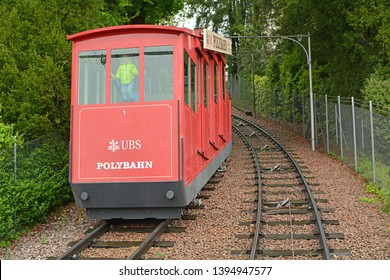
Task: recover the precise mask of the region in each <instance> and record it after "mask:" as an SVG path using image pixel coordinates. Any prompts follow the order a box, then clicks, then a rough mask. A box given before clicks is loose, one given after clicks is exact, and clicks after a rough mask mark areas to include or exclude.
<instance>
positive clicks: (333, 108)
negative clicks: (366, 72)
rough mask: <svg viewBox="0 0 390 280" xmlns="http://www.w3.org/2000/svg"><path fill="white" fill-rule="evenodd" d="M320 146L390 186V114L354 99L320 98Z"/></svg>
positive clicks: (380, 183)
mask: <svg viewBox="0 0 390 280" xmlns="http://www.w3.org/2000/svg"><path fill="white" fill-rule="evenodd" d="M316 107H317V110H316V111H317V117H318V119H317V128H318V129H317V132H318V136H319V138H317V139H318V145H320V146H323V147H324V149H326V150H327V152H328V153H333V154H334V155H336V156H338V157H339V158H340V159H342V160H343V161H345V162H347V163H348V164H349V165H350V166H351V167H353V168H354V169H355V171H357V172H360V173H362V174H363V175H364V176H365V177H367V178H369V179H371V180H372V181H374V182H376V183H377V185H378V186H379V187H380V188H381V187H385V186H387V187H390V185H389V184H390V157H389V156H390V144H389V142H390V117H387V116H386V115H389V116H390V114H389V112H383V111H380V110H378V109H377V108H376V107H375V106H374V105H373V104H372V102H368V103H367V104H365V103H363V102H361V101H356V100H354V98H351V99H346V98H341V97H337V98H333V97H329V98H328V97H327V96H325V98H324V99H323V100H317V106H316Z"/></svg>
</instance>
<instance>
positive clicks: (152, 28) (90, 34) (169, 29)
mask: <svg viewBox="0 0 390 280" xmlns="http://www.w3.org/2000/svg"><path fill="white" fill-rule="evenodd" d="M201 32H202V30H191V29H188V28H185V27H175V26H162V25H151V24H134V25H120V26H110V27H103V28H96V29H92V30H87V31H82V32H79V33H76V34H72V35H68V36H67V39H68V40H69V41H81V40H86V39H91V38H97V37H104V36H111V35H120V34H129V33H162V34H167V33H171V34H180V33H186V34H189V35H191V36H196V37H200V38H201V37H203V35H202V33H201Z"/></svg>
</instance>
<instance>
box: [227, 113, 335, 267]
mask: <svg viewBox="0 0 390 280" xmlns="http://www.w3.org/2000/svg"><path fill="white" fill-rule="evenodd" d="M233 118H236V119H237V120H240V121H242V122H246V123H247V124H249V125H251V126H252V127H254V128H256V129H257V130H259V131H261V132H262V133H263V134H264V135H266V136H267V137H268V138H269V139H271V140H272V141H273V142H274V143H275V144H276V145H278V146H279V148H280V149H281V150H282V151H283V153H285V154H286V156H287V157H288V159H289V160H290V162H291V163H292V164H293V166H294V167H295V169H296V171H297V172H298V175H299V176H300V179H301V180H302V182H303V184H304V186H305V190H306V192H307V194H308V197H309V201H310V205H311V207H312V210H313V213H314V218H315V225H316V228H317V232H318V234H319V241H320V245H321V247H322V254H323V258H324V259H325V260H330V259H331V255H330V249H329V245H328V242H327V237H326V233H325V229H324V226H323V224H322V218H321V215H320V211H319V210H318V207H317V204H316V202H315V199H314V196H313V193H312V191H311V190H310V187H309V184H308V182H307V180H306V177H305V176H304V175H303V173H302V171H301V170H300V168H299V167H298V164H297V163H296V161H295V160H294V159H293V158H292V156H291V155H290V154H289V153H288V152H287V150H286V149H285V148H284V147H283V145H282V144H280V143H279V142H278V141H277V140H276V139H275V138H274V137H273V136H272V135H270V134H269V133H268V132H266V131H265V130H264V129H262V128H260V127H259V126H257V125H256V124H254V123H252V122H250V121H248V120H246V119H243V118H240V117H239V116H237V115H234V114H233Z"/></svg>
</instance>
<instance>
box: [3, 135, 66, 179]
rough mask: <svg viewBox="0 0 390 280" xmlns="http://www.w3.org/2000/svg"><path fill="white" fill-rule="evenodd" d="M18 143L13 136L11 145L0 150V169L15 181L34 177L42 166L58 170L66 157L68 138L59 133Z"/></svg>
mask: <svg viewBox="0 0 390 280" xmlns="http://www.w3.org/2000/svg"><path fill="white" fill-rule="evenodd" d="M19 143H20V141H18V139H17V138H16V137H15V143H14V144H13V147H10V148H7V149H3V150H2V151H1V153H2V155H3V158H4V159H3V160H2V161H0V170H1V171H2V172H3V174H8V175H9V177H13V178H14V179H15V181H17V180H24V179H30V178H35V177H36V175H37V172H40V171H42V168H43V167H48V168H50V169H52V170H54V171H56V170H60V169H61V168H63V165H64V164H63V163H64V157H65V158H67V157H68V140H66V139H65V138H64V137H61V136H59V135H52V136H50V137H41V138H39V139H35V140H32V141H29V142H26V143H23V144H19Z"/></svg>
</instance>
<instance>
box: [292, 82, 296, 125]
mask: <svg viewBox="0 0 390 280" xmlns="http://www.w3.org/2000/svg"><path fill="white" fill-rule="evenodd" d="M292 121H293V126H294V129H295V91H294V90H292Z"/></svg>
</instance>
